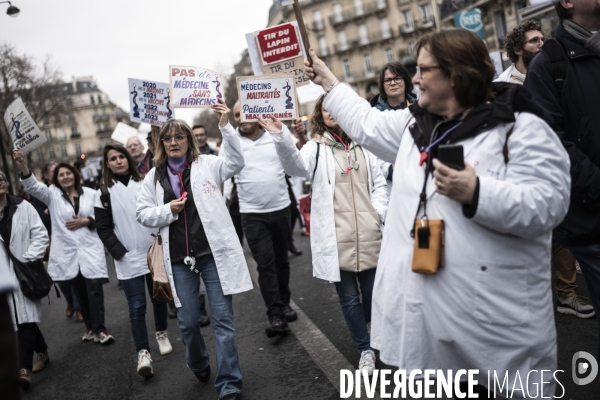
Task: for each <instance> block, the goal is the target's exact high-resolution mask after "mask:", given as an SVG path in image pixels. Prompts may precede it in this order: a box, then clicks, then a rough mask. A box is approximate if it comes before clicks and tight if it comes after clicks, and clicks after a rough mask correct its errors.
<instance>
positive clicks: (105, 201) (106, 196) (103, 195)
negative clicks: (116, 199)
mask: <svg viewBox="0 0 600 400" xmlns="http://www.w3.org/2000/svg"><path fill="white" fill-rule="evenodd" d="M100 202H101V203H102V206H103V207H104V208H106V210H107V211H108V212H110V213H112V210H111V203H110V192H109V191H108V188H107V187H106V186H104V185H100Z"/></svg>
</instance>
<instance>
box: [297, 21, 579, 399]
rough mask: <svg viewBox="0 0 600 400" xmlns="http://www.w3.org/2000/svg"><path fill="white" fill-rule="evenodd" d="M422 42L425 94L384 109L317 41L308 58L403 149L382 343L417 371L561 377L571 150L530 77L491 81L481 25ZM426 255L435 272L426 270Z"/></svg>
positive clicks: (353, 109)
mask: <svg viewBox="0 0 600 400" xmlns="http://www.w3.org/2000/svg"><path fill="white" fill-rule="evenodd" d="M416 50H417V63H418V70H417V74H416V75H415V77H414V78H413V83H414V84H415V85H419V87H420V89H421V95H420V98H419V101H418V104H416V105H413V106H411V107H410V108H409V109H406V110H402V111H398V112H378V111H376V110H373V109H372V108H371V107H370V106H369V104H368V103H367V102H366V101H365V100H363V99H361V98H360V97H358V96H357V95H356V94H355V93H354V91H353V90H352V89H350V88H349V87H346V86H345V85H339V84H337V80H336V78H335V76H334V75H333V74H332V73H331V71H330V70H329V69H328V68H327V66H326V65H325V64H324V63H323V62H322V61H321V60H319V59H318V58H317V57H316V56H315V55H314V52H313V51H311V53H310V55H311V57H312V61H313V65H312V66H310V65H309V64H308V62H306V63H305V65H306V71H307V74H308V76H309V78H311V79H312V80H313V81H314V82H315V83H317V84H320V85H322V86H323V88H325V90H326V91H327V92H328V95H327V97H326V98H325V103H324V106H325V108H327V110H328V111H329V112H330V113H331V114H332V115H333V117H334V118H335V119H336V121H338V123H339V125H340V126H341V127H342V128H343V129H344V131H345V132H347V133H348V135H349V136H350V137H352V138H353V139H354V140H356V141H357V142H358V143H360V144H361V145H363V146H364V147H365V148H367V149H368V150H370V151H372V152H373V153H374V154H375V155H377V156H378V157H380V158H381V159H383V160H385V161H388V162H394V163H395V170H394V171H395V173H394V189H393V191H392V196H391V200H390V207H389V212H388V215H387V218H386V230H385V235H384V238H383V243H382V247H381V256H380V258H379V264H378V268H377V270H378V271H377V276H376V278H375V287H374V289H373V293H374V296H373V318H372V338H371V345H372V346H373V347H374V348H377V349H379V350H380V357H381V360H382V361H383V362H385V363H386V364H389V365H394V366H397V367H398V368H400V369H406V370H407V371H414V370H417V369H419V370H426V369H441V370H453V371H456V370H458V369H478V370H480V371H492V370H493V371H495V372H494V373H495V374H496V375H497V376H505V374H507V376H508V380H509V381H511V382H512V381H515V379H516V378H518V376H524V375H528V374H529V373H530V371H531V374H529V375H528V377H529V379H528V384H527V390H529V391H534V392H535V391H536V390H538V388H539V385H541V382H542V381H546V382H547V381H548V380H550V379H546V378H545V377H543V375H542V374H541V372H539V371H541V370H552V371H555V370H556V329H555V327H554V313H553V309H552V292H551V284H550V279H551V276H550V275H551V274H550V242H551V236H552V229H553V228H554V227H555V226H556V225H558V224H559V223H560V222H561V221H562V219H563V218H564V216H565V214H566V212H567V208H568V204H569V195H570V179H569V162H568V156H567V154H566V151H565V150H564V148H563V146H562V145H561V143H560V141H559V139H558V137H557V136H556V134H555V133H554V132H553V131H552V129H551V128H550V127H549V126H548V125H547V124H546V123H545V122H544V121H543V120H542V119H541V118H540V117H539V115H541V111H540V110H539V109H538V108H537V106H536V105H535V104H533V102H532V101H531V98H530V96H529V92H527V90H526V89H524V88H523V87H522V86H519V85H507V84H492V79H493V76H494V65H493V63H492V61H491V59H490V57H489V55H488V50H487V48H486V46H485V44H484V42H483V41H482V40H481V39H480V38H479V37H478V36H477V35H475V34H474V33H472V32H470V31H467V30H465V29H449V30H443V31H441V32H436V33H433V34H429V35H426V36H424V37H423V38H421V39H420V40H419V42H418V43H417V47H416ZM442 144H443V145H455V146H454V147H446V148H445V149H443V151H442V148H441V146H440V145H442ZM459 146H460V147H459ZM461 147H462V148H461ZM461 150H462V151H463V152H464V156H463V155H462V154H463V153H461ZM446 155H447V157H446ZM463 158H464V160H463ZM444 162H445V163H446V164H445V163H444ZM461 164H462V165H461ZM451 165H453V166H454V167H451ZM416 226H418V229H416ZM435 227H445V232H444V234H442V231H441V228H439V230H435V231H434V230H433V228H435ZM434 233H435V235H434ZM430 238H431V239H430ZM435 238H437V239H438V240H439V241H438V242H432V241H431V240H433V239H435ZM430 243H431V244H433V245H436V246H431V247H430V251H426V249H425V247H426V246H429V244H430ZM444 244H445V245H444ZM437 245H439V246H437ZM421 246H423V247H421ZM434 249H437V251H435V252H434V251H433V250H434ZM423 253H425V254H426V255H427V256H429V257H430V258H425V257H420V255H422V254H423ZM414 254H417V257H414ZM440 258H441V259H443V260H445V262H444V264H443V268H439V270H437V273H436V272H435V268H437V267H439V266H440V263H439V262H437V261H436V262H430V263H428V262H427V261H428V260H429V259H432V260H436V259H437V260H438V261H439V259H440ZM424 266H427V267H431V270H430V271H429V272H430V273H432V274H430V275H426V274H423V273H417V272H419V270H420V268H419V267H424ZM413 271H416V272H413ZM517 374H519V375H517ZM550 381H551V382H550V383H546V384H545V385H544V391H545V392H546V393H554V389H555V387H556V381H555V380H550ZM479 383H480V385H482V386H480V387H477V388H476V392H478V393H480V394H483V395H484V396H486V395H487V389H486V388H485V386H487V382H486V380H485V379H479ZM465 386H467V385H466V382H463V383H461V385H460V392H465V390H464V388H465ZM459 397H462V396H460V395H459Z"/></svg>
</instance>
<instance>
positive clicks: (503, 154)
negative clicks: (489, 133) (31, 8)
mask: <svg viewBox="0 0 600 400" xmlns="http://www.w3.org/2000/svg"><path fill="white" fill-rule="evenodd" d="M518 116H519V115H518V114H517V117H518ZM516 123H517V121H516V119H515V122H514V123H513V124H512V126H511V127H510V129H509V130H508V132H506V138H505V139H504V146H502V156H503V157H504V165H506V164H508V138H509V137H510V135H512V133H513V129H515V124H516Z"/></svg>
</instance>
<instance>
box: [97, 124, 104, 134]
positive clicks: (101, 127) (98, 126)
mask: <svg viewBox="0 0 600 400" xmlns="http://www.w3.org/2000/svg"><path fill="white" fill-rule="evenodd" d="M96 128H97V129H98V132H102V130H103V128H104V127H103V126H102V122H98V123H97V124H96Z"/></svg>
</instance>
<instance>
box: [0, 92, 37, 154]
mask: <svg viewBox="0 0 600 400" xmlns="http://www.w3.org/2000/svg"><path fill="white" fill-rule="evenodd" d="M4 123H5V124H6V127H7V128H8V132H9V133H10V138H11V139H12V141H13V143H14V145H15V148H17V149H19V150H21V152H22V153H23V154H27V153H29V152H30V151H31V150H33V149H35V148H36V147H38V146H40V145H42V144H44V143H46V140H47V139H46V135H44V134H43V133H42V131H40V128H38V126H37V125H36V123H35V121H34V120H33V118H31V115H29V112H27V109H26V108H25V104H23V100H21V98H20V97H17V98H16V99H15V100H14V101H13V102H12V103H10V105H9V106H8V107H7V108H6V112H5V113H4Z"/></svg>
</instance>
